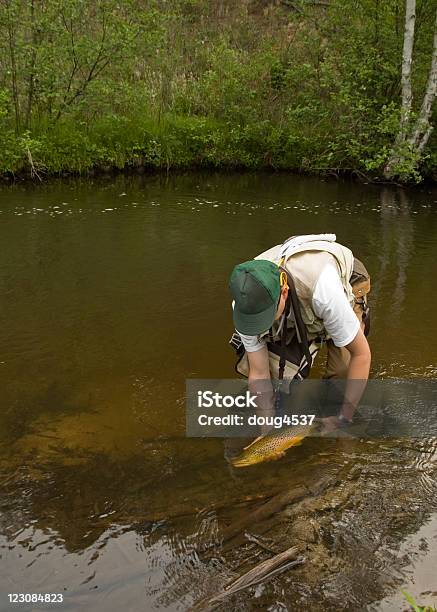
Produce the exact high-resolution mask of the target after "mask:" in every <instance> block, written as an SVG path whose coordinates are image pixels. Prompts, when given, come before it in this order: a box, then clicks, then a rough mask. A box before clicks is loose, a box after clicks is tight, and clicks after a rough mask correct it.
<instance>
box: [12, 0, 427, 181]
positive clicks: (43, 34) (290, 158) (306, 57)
mask: <svg viewBox="0 0 437 612" xmlns="http://www.w3.org/2000/svg"><path fill="white" fill-rule="evenodd" d="M413 4H414V5H415V6H414V10H415V20H414V23H415V31H414V46H413V48H412V63H411V94H412V102H411V105H410V108H409V117H410V119H411V118H413V119H414V117H416V116H418V115H419V113H420V108H421V104H422V100H423V96H424V92H425V91H426V89H427V83H428V84H429V80H430V68H431V66H432V58H433V57H434V55H436V54H435V49H434V53H433V40H434V36H435V29H436V27H435V23H436V11H437V2H436V0H418V1H417V3H413ZM407 5H408V2H407ZM406 10H407V11H408V6H407V8H406V3H405V1H404V0H360V1H356V0H314V1H313V0H296V1H289V0H281V1H279V0H275V1H272V0H122V1H116V0H0V173H1V174H3V175H5V176H14V175H17V174H20V173H22V174H31V175H32V176H33V177H36V178H40V179H42V178H44V177H46V176H48V175H52V174H65V173H89V172H94V171H95V170H96V169H99V170H105V171H108V170H109V171H110V170H112V169H123V168H139V169H146V168H157V169H167V170H168V169H171V168H187V167H188V168H191V167H202V166H205V167H214V168H236V167H238V168H240V167H243V168H251V169H253V168H273V169H287V170H294V171H305V172H315V173H322V174H325V173H334V174H340V173H343V172H349V173H354V174H356V175H357V176H360V177H365V178H367V177H371V178H372V179H378V178H387V165H388V164H389V162H390V159H391V160H392V162H393V147H394V143H395V142H396V139H397V138H398V140H399V126H400V123H402V98H403V78H402V70H403V49H404V34H405V28H406V21H405V18H406ZM404 52H405V49H404ZM436 57H437V55H436ZM404 59H405V58H404ZM404 84H405V83H404ZM404 98H405V96H404ZM429 121H430V126H431V128H432V125H433V123H434V122H435V111H432V110H431V114H430V118H429ZM407 149H408V147H407ZM392 162H390V163H392ZM395 162H396V163H394V166H393V168H391V171H390V174H391V175H392V176H393V177H395V178H396V180H398V181H405V182H407V181H413V182H414V181H416V182H417V181H420V180H421V179H422V178H424V177H426V178H431V179H436V178H437V133H435V131H434V130H431V129H430V130H429V134H427V139H426V146H425V145H424V146H423V147H422V150H421V151H420V155H418V154H417V151H415V150H410V149H408V150H406V149H405V147H404V149H403V153H402V155H398V156H397V157H396V159H395ZM392 165H393V164H392ZM384 169H385V171H384ZM384 174H385V177H384Z"/></svg>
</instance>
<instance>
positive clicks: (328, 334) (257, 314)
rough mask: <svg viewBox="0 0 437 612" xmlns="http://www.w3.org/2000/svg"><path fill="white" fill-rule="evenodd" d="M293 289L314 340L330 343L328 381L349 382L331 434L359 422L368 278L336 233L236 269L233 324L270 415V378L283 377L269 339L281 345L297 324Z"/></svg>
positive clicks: (294, 243) (291, 242) (330, 423)
mask: <svg viewBox="0 0 437 612" xmlns="http://www.w3.org/2000/svg"><path fill="white" fill-rule="evenodd" d="M290 284H292V285H294V287H295V292H296V297H297V300H298V304H299V308H300V315H301V319H302V321H303V325H304V327H305V330H306V332H307V336H308V338H309V339H314V338H316V337H319V338H322V339H324V340H326V342H327V348H328V359H327V368H326V375H325V377H326V378H344V379H346V387H345V396H344V402H343V405H342V407H341V410H340V413H339V414H338V415H337V416H334V417H328V418H327V419H325V420H324V432H325V433H328V432H329V431H332V430H334V429H336V428H338V427H342V426H344V425H346V424H348V423H351V422H352V420H353V415H354V412H355V409H356V407H357V404H358V402H359V400H360V398H361V395H362V393H363V390H364V387H365V381H367V379H368V376H369V369H370V361H371V354H370V348H369V345H368V342H367V339H366V336H365V334H364V331H365V315H367V302H366V295H367V293H368V291H369V290H370V279H369V275H368V273H367V271H366V269H365V267H364V266H363V264H362V263H361V262H359V261H358V260H356V259H355V258H354V257H353V255H352V252H351V251H350V250H349V249H348V248H347V247H345V246H343V245H340V244H338V243H337V242H336V237H335V235H334V234H320V235H309V236H293V237H292V238H290V239H288V240H286V241H285V242H284V243H283V244H282V245H277V246H275V247H273V248H271V249H269V250H268V251H265V252H264V253H261V255H258V256H257V257H256V258H255V259H254V260H251V261H247V262H245V263H242V264H239V265H237V266H235V268H234V270H233V272H232V274H231V278H230V290H231V294H232V297H233V298H234V302H233V318H234V324H235V327H236V330H237V332H238V334H239V335H240V337H241V340H242V343H243V345H244V349H245V351H246V354H247V358H248V368H249V372H248V379H249V387H250V388H252V389H255V392H257V393H258V394H260V393H261V394H262V397H263V399H262V402H263V405H264V408H266V409H267V408H268V407H269V406H272V405H273V389H272V386H271V382H270V380H271V375H273V376H275V377H277V373H276V372H271V367H270V361H269V352H268V349H267V339H269V340H271V341H272V340H273V341H275V340H276V341H278V340H279V338H280V335H281V330H283V326H284V325H286V329H287V330H291V329H293V328H295V327H296V325H297V324H296V322H295V321H296V319H295V313H294V312H293V309H292V308H291V309H289V308H288V305H289V300H290V290H291V289H290ZM284 311H285V315H284ZM287 312H288V314H287ZM285 319H286V320H285ZM310 365H311V364H310ZM308 370H309V368H308ZM353 381H354V382H353ZM357 381H361V383H357Z"/></svg>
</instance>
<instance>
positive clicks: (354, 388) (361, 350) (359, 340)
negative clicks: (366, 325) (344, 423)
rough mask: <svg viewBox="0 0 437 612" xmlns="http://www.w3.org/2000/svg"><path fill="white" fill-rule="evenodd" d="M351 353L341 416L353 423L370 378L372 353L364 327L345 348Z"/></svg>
mask: <svg viewBox="0 0 437 612" xmlns="http://www.w3.org/2000/svg"><path fill="white" fill-rule="evenodd" d="M345 348H346V349H347V350H348V351H349V353H350V357H351V358H350V362H349V366H348V370H347V380H346V389H345V396H344V402H343V406H342V409H341V412H340V414H341V415H342V416H343V417H345V418H346V419H347V420H348V421H351V420H352V419H353V416H354V412H355V410H356V407H357V405H358V402H359V401H360V399H361V396H362V395H363V393H364V389H365V388H366V383H367V379H368V378H369V371H370V362H371V358H372V356H371V353H370V347H369V343H368V342H367V339H366V337H365V335H364V333H363V330H362V327H360V329H359V330H358V333H357V335H356V336H355V338H354V339H353V340H352V342H350V343H349V344H347V345H346V347H345Z"/></svg>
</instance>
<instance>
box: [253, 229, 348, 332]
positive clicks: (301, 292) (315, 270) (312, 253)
mask: <svg viewBox="0 0 437 612" xmlns="http://www.w3.org/2000/svg"><path fill="white" fill-rule="evenodd" d="M281 248H282V245H281V244H278V245H276V246H274V247H272V248H271V249H269V250H268V251H264V253H261V254H260V255H258V256H257V257H255V259H267V260H268V261H272V262H274V263H276V264H278V265H279V264H280V263H281ZM328 263H334V264H335V265H336V266H337V269H338V272H339V275H340V279H341V283H342V285H343V289H344V292H345V294H346V297H347V299H348V300H349V302H350V304H351V306H353V303H354V294H353V292H352V287H351V285H350V283H349V279H350V278H351V275H352V270H353V265H354V256H353V254H352V251H351V250H350V249H348V248H347V247H345V246H343V245H341V244H338V242H329V241H323V240H315V241H312V242H307V243H305V244H302V245H301V246H300V247H297V248H296V249H293V251H292V253H291V255H289V256H286V257H285V261H283V262H282V264H281V265H282V266H283V267H284V268H285V269H286V270H287V271H288V272H289V273H290V274H291V276H292V277H293V279H294V283H295V286H296V293H297V296H298V298H299V302H300V307H301V312H302V320H303V322H304V324H305V327H306V328H307V331H308V335H309V336H312V337H316V336H322V337H324V338H326V337H327V334H326V330H325V328H324V326H323V321H322V320H321V319H319V318H318V317H316V315H315V313H314V311H313V308H312V299H313V294H314V289H315V286H316V283H317V281H318V279H319V276H320V274H321V272H322V270H323V268H324V267H325V266H326V264H328ZM287 327H294V321H293V318H292V317H289V318H288V320H287ZM277 333H278V323H276V322H275V325H274V326H273V334H274V336H276V335H277Z"/></svg>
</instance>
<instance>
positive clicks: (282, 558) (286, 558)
mask: <svg viewBox="0 0 437 612" xmlns="http://www.w3.org/2000/svg"><path fill="white" fill-rule="evenodd" d="M298 552H299V549H298V548H297V546H292V547H291V548H288V549H287V550H284V552H281V553H279V554H277V555H275V556H274V557H272V558H271V559H267V560H266V561H262V562H261V563H258V565H256V566H255V567H253V568H252V569H251V570H249V571H248V572H246V573H245V574H243V575H242V576H239V577H238V578H236V579H235V580H232V581H231V582H230V583H228V584H227V585H226V586H225V588H224V590H223V591H222V592H221V593H218V594H217V595H214V597H212V598H211V599H210V600H209V601H208V603H209V604H215V603H218V602H220V601H222V600H223V599H226V597H229V596H231V595H234V594H235V593H238V592H239V591H242V590H243V589H247V588H249V587H251V586H255V585H256V584H259V583H260V582H263V581H265V580H269V579H270V578H273V577H274V576H277V575H278V574H279V573H281V572H283V571H285V570H286V569H290V568H291V567H293V566H295V565H299V564H301V563H303V562H304V561H305V559H304V558H303V557H301V558H299V559H296V556H297V554H298Z"/></svg>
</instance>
